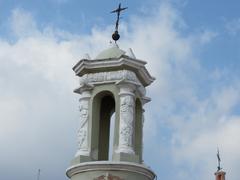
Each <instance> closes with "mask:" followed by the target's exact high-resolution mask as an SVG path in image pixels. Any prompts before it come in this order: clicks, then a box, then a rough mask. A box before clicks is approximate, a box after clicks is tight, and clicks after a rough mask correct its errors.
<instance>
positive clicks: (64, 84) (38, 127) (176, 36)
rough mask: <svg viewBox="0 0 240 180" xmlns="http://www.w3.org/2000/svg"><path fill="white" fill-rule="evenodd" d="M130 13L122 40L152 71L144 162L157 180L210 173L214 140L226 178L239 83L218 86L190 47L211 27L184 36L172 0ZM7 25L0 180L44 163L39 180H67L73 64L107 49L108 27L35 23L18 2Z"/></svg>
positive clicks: (2, 44)
mask: <svg viewBox="0 0 240 180" xmlns="http://www.w3.org/2000/svg"><path fill="white" fill-rule="evenodd" d="M145 11H146V9H145ZM130 19H131V20H130V22H128V23H126V22H123V23H122V26H121V28H122V29H121V35H122V38H121V41H120V42H119V44H120V47H121V48H123V49H127V48H128V47H132V48H133V50H134V53H135V54H136V56H137V58H140V59H144V60H146V61H147V62H148V65H147V68H148V69H149V71H150V72H151V73H152V74H153V75H154V76H155V77H156V78H157V80H156V81H155V82H154V83H153V85H152V86H151V87H149V88H148V94H149V96H150V97H152V99H153V100H152V102H151V103H149V104H148V105H146V107H145V108H146V121H145V129H144V135H145V160H146V163H147V164H149V165H151V167H152V168H153V169H154V170H156V172H157V173H158V175H159V176H160V177H159V178H160V179H176V178H178V179H180V180H181V179H184V180H185V179H196V180H198V179H203V178H205V179H210V178H213V177H212V176H213V171H214V170H215V169H214V167H215V164H214V163H215V159H214V158H215V157H214V156H215V151H216V147H217V146H219V147H220V148H221V150H222V151H223V158H225V157H226V158H225V159H226V161H225V164H224V165H226V168H228V169H230V168H231V169H232V172H231V176H229V177H231V179H233V180H237V178H238V171H237V170H236V169H234V168H233V167H238V166H239V160H238V159H234V156H239V154H238V152H239V146H238V145H237V142H238V140H239V139H238V137H239V133H238V132H240V131H239V128H240V127H239V120H240V118H239V111H237V110H236V109H238V108H239V106H240V105H239V102H240V97H239V93H238V92H239V90H240V84H239V82H238V81H234V80H231V81H228V82H225V83H222V86H220V87H219V81H221V80H222V76H224V75H225V74H224V73H223V72H222V69H218V70H217V72H216V71H214V72H210V71H208V70H206V69H205V68H204V67H203V65H202V64H201V57H199V56H197V55H196V54H195V52H196V49H197V50H198V49H200V48H202V47H203V46H204V45H206V44H208V43H211V42H212V41H214V38H215V37H216V36H217V33H215V32H214V31H211V29H204V30H203V31H202V32H200V33H189V34H188V35H186V34H184V33H183V32H184V30H185V28H186V27H187V24H186V23H185V21H184V19H183V18H182V17H181V13H180V12H179V11H178V10H177V9H176V8H174V7H173V6H172V5H171V4H170V3H162V4H160V7H159V9H157V10H156V11H154V12H152V14H151V15H148V16H145V17H132V18H130ZM9 24H10V25H11V26H10V28H11V31H12V32H14V35H15V36H16V40H15V41H14V42H10V40H9V41H8V40H0V93H1V96H0V109H1V111H0V123H1V124H2V125H1V127H0V129H1V130H0V135H1V136H0V143H1V144H6V146H4V148H2V149H1V156H0V158H1V161H2V162H4V163H2V165H0V169H1V170H0V171H1V173H0V174H1V176H2V177H4V179H6V180H7V179H17V178H18V179H34V178H35V175H36V172H37V169H38V168H42V169H43V177H44V178H45V179H66V178H65V175H64V172H65V169H66V168H67V166H68V163H69V161H70V160H71V158H72V157H73V155H74V153H75V150H76V143H75V137H76V129H77V125H78V112H77V107H78V102H77V99H78V96H76V95H74V94H73V93H72V90H73V89H74V88H75V87H77V78H75V77H74V73H73V72H72V70H71V68H72V67H73V65H74V64H75V63H77V61H78V59H80V58H81V57H82V56H83V54H85V53H89V54H90V56H91V57H92V58H94V57H95V56H96V54H97V53H98V52H100V51H101V50H103V49H104V48H107V47H108V42H109V39H110V36H111V32H112V27H104V28H102V27H97V26H96V27H94V28H93V29H92V30H91V33H90V34H89V35H85V34H82V35H76V34H72V33H69V32H67V31H63V30H61V29H57V28H55V27H44V28H43V29H40V28H39V27H38V24H37V22H35V20H34V17H33V16H32V15H31V14H30V13H29V12H26V11H25V10H23V9H15V10H13V11H12V16H11V17H10V19H9ZM103 46H105V47H103ZM213 77H214V78H213ZM224 80H225V79H224ZM208 84H211V86H210V85H209V86H208ZM205 86H206V87H205ZM230 153H231V155H229V154H230ZM5 154H10V155H11V157H6V156H5ZM152 154H154V155H152ZM206 164H208V165H206ZM10 169H15V170H18V171H19V172H18V173H9V170H10ZM171 170H174V172H176V174H173V173H171V172H172V171H171ZM19 176H21V177H19Z"/></svg>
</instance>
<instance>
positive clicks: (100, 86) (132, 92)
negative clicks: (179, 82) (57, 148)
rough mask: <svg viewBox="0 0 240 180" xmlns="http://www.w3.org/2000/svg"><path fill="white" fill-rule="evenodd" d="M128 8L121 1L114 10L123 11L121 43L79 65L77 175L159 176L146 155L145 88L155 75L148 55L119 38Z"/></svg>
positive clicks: (92, 178) (122, 179)
mask: <svg viewBox="0 0 240 180" xmlns="http://www.w3.org/2000/svg"><path fill="white" fill-rule="evenodd" d="M125 9H126V8H121V4H119V7H118V9H116V10H114V11H112V13H117V21H116V28H115V32H114V34H113V35H112V38H113V40H114V41H115V43H113V44H112V46H111V47H110V48H108V49H106V50H104V51H102V52H101V53H100V54H99V55H97V57H96V58H94V59H90V57H89V56H88V55H87V56H86V58H84V59H82V60H80V61H79V62H78V63H77V64H76V65H75V66H74V67H73V71H74V72H75V74H76V76H78V77H79V87H78V88H77V89H75V90H74V92H75V93H78V94H79V95H80V99H79V110H80V123H79V129H78V149H77V152H76V154H75V157H74V158H73V160H72V161H71V166H70V167H69V168H68V169H67V172H66V174H67V176H68V177H69V178H70V179H71V180H106V179H107V180H153V179H155V174H154V172H153V171H152V170H151V169H149V168H148V167H147V166H146V165H145V164H144V163H143V159H142V149H143V142H142V139H143V123H144V109H143V106H144V104H145V103H147V102H149V101H150V98H148V97H146V89H145V88H146V87H147V86H149V85H150V84H151V83H152V82H153V81H154V78H153V77H152V76H151V75H150V74H149V72H148V71H147V69H146V67H145V65H146V62H145V61H142V60H139V59H137V58H136V57H135V55H134V53H133V51H132V50H131V49H129V50H128V51H127V52H125V51H123V50H122V49H120V48H119V47H118V45H117V43H116V41H117V40H118V39H119V38H120V35H119V34H118V24H119V16H120V12H121V11H123V10H125ZM113 114H114V115H113ZM113 118H114V126H112V125H111V124H112V122H111V121H112V120H111V119H113ZM111 134H112V135H111ZM110 138H111V139H112V141H111V142H112V143H110Z"/></svg>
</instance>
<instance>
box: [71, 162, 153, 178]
mask: <svg viewBox="0 0 240 180" xmlns="http://www.w3.org/2000/svg"><path fill="white" fill-rule="evenodd" d="M66 174H67V176H68V177H69V178H70V179H71V180H154V178H155V176H156V175H155V174H154V172H153V171H152V170H150V169H149V168H148V167H146V166H144V165H140V164H135V163H128V162H112V161H95V162H86V163H80V164H77V165H74V166H71V167H69V168H68V169H67V172H66Z"/></svg>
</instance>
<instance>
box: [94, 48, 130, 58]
mask: <svg viewBox="0 0 240 180" xmlns="http://www.w3.org/2000/svg"><path fill="white" fill-rule="evenodd" d="M125 53H126V52H125V51H123V50H121V49H119V47H118V46H117V45H116V44H114V45H113V46H112V47H110V48H108V49H106V50H104V51H102V52H101V53H99V54H98V55H97V57H96V59H110V58H119V57H121V56H122V55H124V54H125Z"/></svg>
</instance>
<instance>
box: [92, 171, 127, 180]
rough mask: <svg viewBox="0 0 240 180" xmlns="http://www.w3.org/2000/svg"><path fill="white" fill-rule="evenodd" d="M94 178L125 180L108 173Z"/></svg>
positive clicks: (96, 179)
mask: <svg viewBox="0 0 240 180" xmlns="http://www.w3.org/2000/svg"><path fill="white" fill-rule="evenodd" d="M93 180H124V179H122V178H120V177H118V176H113V175H112V174H108V173H107V174H106V175H102V176H99V177H97V178H94V179H93Z"/></svg>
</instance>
